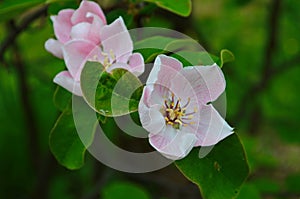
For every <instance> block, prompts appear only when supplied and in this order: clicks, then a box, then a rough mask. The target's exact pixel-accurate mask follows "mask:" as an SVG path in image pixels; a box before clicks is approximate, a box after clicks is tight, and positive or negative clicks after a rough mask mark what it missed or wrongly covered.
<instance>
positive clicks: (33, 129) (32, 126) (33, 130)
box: [11, 22, 40, 169]
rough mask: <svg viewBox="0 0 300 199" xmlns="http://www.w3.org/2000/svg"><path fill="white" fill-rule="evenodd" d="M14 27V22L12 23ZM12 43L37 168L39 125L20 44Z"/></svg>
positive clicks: (33, 160)
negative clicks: (30, 94) (30, 96)
mask: <svg viewBox="0 0 300 199" xmlns="http://www.w3.org/2000/svg"><path fill="white" fill-rule="evenodd" d="M11 27H12V29H14V24H13V22H12V23H11ZM11 45H13V51H14V56H15V64H14V65H15V67H16V71H17V75H18V84H19V85H18V88H19V93H20V95H21V104H22V108H23V111H24V119H25V121H26V125H27V132H28V138H29V140H28V142H29V143H28V146H29V152H30V157H31V162H32V164H33V167H34V168H35V169H38V165H39V158H40V153H39V151H40V150H39V146H38V143H39V142H38V130H37V125H36V122H35V118H34V112H33V108H32V106H31V103H30V99H29V97H28V93H29V88H28V85H27V80H26V71H25V69H24V64H23V60H22V57H21V54H20V51H19V49H18V46H17V44H16V43H15V42H13V43H12V44H11Z"/></svg>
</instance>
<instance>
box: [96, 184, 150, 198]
mask: <svg viewBox="0 0 300 199" xmlns="http://www.w3.org/2000/svg"><path fill="white" fill-rule="evenodd" d="M101 198H103V199H120V198H130V199H150V196H149V193H147V192H146V190H145V189H143V188H142V187H140V186H138V185H136V184H133V183H130V182H122V181H116V182H113V183H111V184H109V185H108V186H106V187H104V189H103V190H102V197H101Z"/></svg>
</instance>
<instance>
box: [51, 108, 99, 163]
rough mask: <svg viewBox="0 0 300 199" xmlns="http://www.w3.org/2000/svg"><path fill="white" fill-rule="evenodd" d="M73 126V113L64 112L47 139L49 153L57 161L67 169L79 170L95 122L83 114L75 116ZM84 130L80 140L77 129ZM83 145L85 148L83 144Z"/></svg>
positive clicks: (69, 111) (91, 136)
mask: <svg viewBox="0 0 300 199" xmlns="http://www.w3.org/2000/svg"><path fill="white" fill-rule="evenodd" d="M87 107H88V106H87ZM77 117H79V119H78V118H77V121H78V120H80V123H79V122H78V124H77V126H75V123H74V118H73V113H72V111H71V110H65V111H64V112H62V114H61V115H60V116H59V118H58V119H57V121H56V123H55V125H54V127H53V129H52V131H51V133H50V137H49V145H50V149H51V152H52V153H53V155H54V156H55V158H56V159H57V161H58V162H59V163H60V164H61V165H63V166H65V167H66V168H68V169H79V168H80V167H82V166H83V164H84V154H85V151H86V147H85V146H89V145H90V144H91V142H92V140H93V137H94V132H95V129H96V124H97V122H95V121H93V120H87V119H85V118H86V117H85V114H82V115H81V118H80V115H79V116H77ZM76 127H77V128H80V129H85V135H84V138H82V139H80V137H79V135H78V133H77V128H76ZM83 142H84V143H85V146H84V144H83Z"/></svg>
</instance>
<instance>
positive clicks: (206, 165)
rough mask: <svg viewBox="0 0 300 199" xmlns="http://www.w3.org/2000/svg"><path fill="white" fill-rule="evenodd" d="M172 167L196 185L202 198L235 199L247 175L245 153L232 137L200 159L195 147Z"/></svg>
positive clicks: (235, 137)
mask: <svg viewBox="0 0 300 199" xmlns="http://www.w3.org/2000/svg"><path fill="white" fill-rule="evenodd" d="M175 164H176V166H177V167H178V168H179V170H180V171H181V172H182V173H183V174H184V175H185V176H186V177H187V178H188V179H189V180H191V181H192V182H194V183H195V184H197V185H198V186H199V188H200V191H201V193H202V196H203V198H204V199H224V198H228V199H230V198H235V197H236V196H237V194H238V193H239V190H240V187H241V185H242V184H243V182H244V181H245V179H246V178H247V176H248V174H249V167H248V163H247V159H246V156H245V152H244V149H243V146H242V144H241V142H240V140H239V138H238V136H237V135H236V134H233V135H231V136H229V137H227V138H226V139H225V140H223V141H221V142H219V143H218V144H217V145H215V146H214V148H213V149H212V151H211V152H210V153H209V154H208V155H206V156H205V157H203V158H201V159H200V158H199V148H195V149H193V150H192V151H191V153H190V154H189V155H188V156H187V157H185V158H184V159H182V160H178V161H176V162H175Z"/></svg>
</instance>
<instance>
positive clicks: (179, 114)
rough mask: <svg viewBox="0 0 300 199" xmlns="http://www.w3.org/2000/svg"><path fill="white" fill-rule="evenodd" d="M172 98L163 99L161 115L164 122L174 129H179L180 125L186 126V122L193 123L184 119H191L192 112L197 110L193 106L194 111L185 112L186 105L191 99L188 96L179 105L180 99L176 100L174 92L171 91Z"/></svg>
mask: <svg viewBox="0 0 300 199" xmlns="http://www.w3.org/2000/svg"><path fill="white" fill-rule="evenodd" d="M171 96H172V98H171V99H169V100H165V104H164V106H163V115H164V117H165V121H166V124H168V125H171V126H173V128H175V129H180V128H181V126H187V125H188V124H193V122H186V121H185V120H191V119H192V118H193V114H194V113H196V112H197V109H196V108H195V110H194V112H192V113H186V109H187V106H188V105H189V104H190V101H191V99H190V98H188V102H187V103H186V104H185V105H184V106H181V99H180V98H179V99H178V100H176V103H175V97H174V93H172V95H171Z"/></svg>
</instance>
